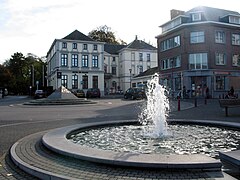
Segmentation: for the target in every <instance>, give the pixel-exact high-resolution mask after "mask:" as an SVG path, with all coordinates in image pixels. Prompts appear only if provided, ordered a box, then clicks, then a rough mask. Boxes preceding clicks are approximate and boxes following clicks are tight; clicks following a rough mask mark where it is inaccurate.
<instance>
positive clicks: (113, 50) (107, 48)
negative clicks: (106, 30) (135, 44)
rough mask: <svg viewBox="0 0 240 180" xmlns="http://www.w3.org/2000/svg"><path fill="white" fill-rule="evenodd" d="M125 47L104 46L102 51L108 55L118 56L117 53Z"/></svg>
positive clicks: (115, 45)
mask: <svg viewBox="0 0 240 180" xmlns="http://www.w3.org/2000/svg"><path fill="white" fill-rule="evenodd" d="M125 47H126V46H125V45H117V44H104V51H106V52H107V53H109V54H118V51H119V50H121V49H122V48H125Z"/></svg>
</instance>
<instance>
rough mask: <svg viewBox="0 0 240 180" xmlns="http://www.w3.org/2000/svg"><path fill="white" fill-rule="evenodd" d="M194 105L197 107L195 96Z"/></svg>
mask: <svg viewBox="0 0 240 180" xmlns="http://www.w3.org/2000/svg"><path fill="white" fill-rule="evenodd" d="M194 105H195V107H197V97H195V98H194Z"/></svg>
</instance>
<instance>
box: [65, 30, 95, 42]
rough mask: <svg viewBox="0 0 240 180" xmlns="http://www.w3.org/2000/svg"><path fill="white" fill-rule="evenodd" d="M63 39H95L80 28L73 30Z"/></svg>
mask: <svg viewBox="0 0 240 180" xmlns="http://www.w3.org/2000/svg"><path fill="white" fill-rule="evenodd" d="M62 39H68V40H78V41H95V40H93V39H92V38H90V37H88V36H86V35H85V34H83V33H81V32H80V31H78V30H75V31H73V32H72V33H70V34H69V35H67V36H66V37H64V38H62Z"/></svg>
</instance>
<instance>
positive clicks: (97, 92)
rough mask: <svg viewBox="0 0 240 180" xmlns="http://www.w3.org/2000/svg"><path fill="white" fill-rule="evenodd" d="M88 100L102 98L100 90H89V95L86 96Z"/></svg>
mask: <svg viewBox="0 0 240 180" xmlns="http://www.w3.org/2000/svg"><path fill="white" fill-rule="evenodd" d="M86 97H87V98H92V97H98V98H100V97H101V93H100V89H98V88H90V89H88V90H87V94H86Z"/></svg>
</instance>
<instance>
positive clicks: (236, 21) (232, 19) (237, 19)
mask: <svg viewBox="0 0 240 180" xmlns="http://www.w3.org/2000/svg"><path fill="white" fill-rule="evenodd" d="M229 23H232V24H240V17H239V16H229Z"/></svg>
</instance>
